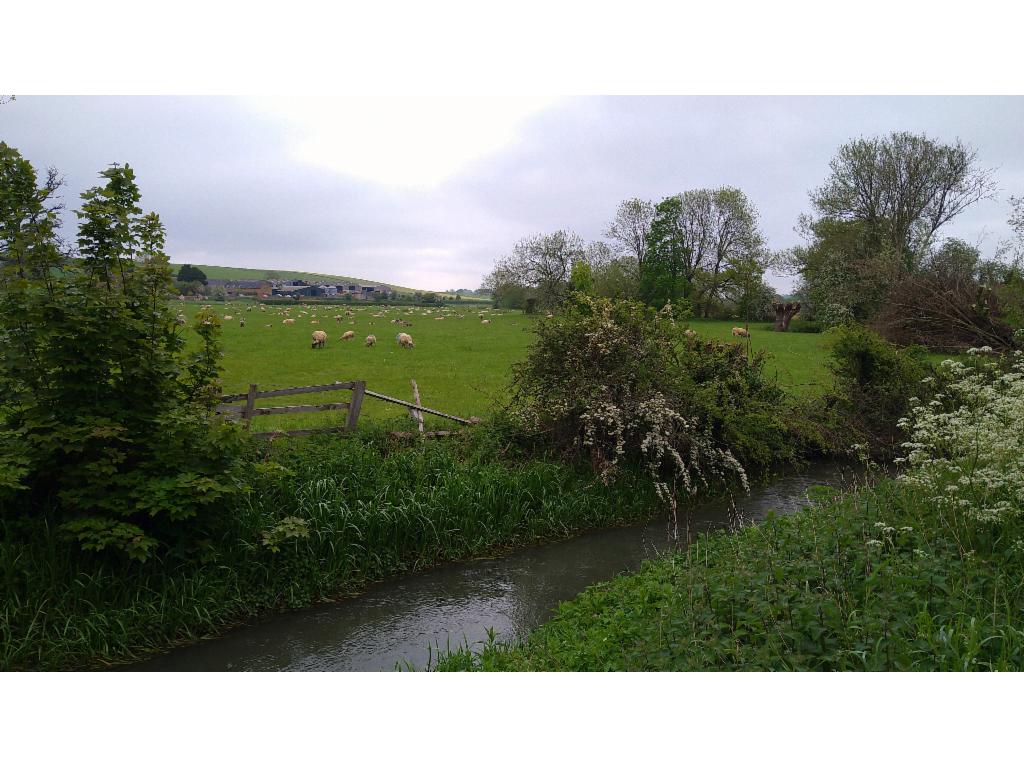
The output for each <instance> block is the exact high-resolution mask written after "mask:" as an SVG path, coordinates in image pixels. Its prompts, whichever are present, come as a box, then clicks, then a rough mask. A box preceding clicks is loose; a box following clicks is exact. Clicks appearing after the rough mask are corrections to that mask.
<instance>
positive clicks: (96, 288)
mask: <svg viewBox="0 0 1024 768" xmlns="http://www.w3.org/2000/svg"><path fill="white" fill-rule="evenodd" d="M101 176H102V177H103V179H104V180H105V183H104V185H103V186H100V187H94V188H92V189H90V190H88V191H87V192H85V193H84V194H83V195H82V208H81V210H80V211H79V212H78V216H79V219H80V225H79V236H78V244H79V249H80V253H81V258H69V254H66V253H64V252H63V251H62V249H61V247H60V244H59V241H58V240H57V238H56V235H55V232H56V230H57V227H58V225H59V218H58V216H57V213H58V210H59V209H58V208H56V207H55V206H53V204H52V202H50V201H51V199H52V196H53V195H54V193H55V192H56V190H57V189H58V187H59V184H58V183H54V178H55V177H53V176H52V174H51V178H50V180H49V181H48V183H47V184H46V185H45V186H44V187H43V188H42V189H37V187H36V179H35V172H34V170H33V169H32V167H31V165H30V164H28V163H27V162H26V161H24V160H23V159H22V158H21V157H20V155H19V154H18V153H17V152H16V151H15V150H13V149H11V148H9V147H7V146H6V145H4V144H0V190H2V192H3V196H2V199H3V202H4V207H3V208H2V209H0V254H2V256H3V260H2V261H0V516H3V517H20V518H27V519H36V520H42V519H43V518H45V519H46V520H48V521H53V522H55V523H57V524H63V526H64V527H63V529H62V530H63V531H64V533H65V534H66V535H68V536H70V537H71V538H72V539H73V540H74V541H77V542H79V543H80V544H81V545H82V547H83V548H85V549H89V550H99V551H102V550H106V549H112V550H116V551H120V552H122V553H123V554H125V555H127V556H129V557H132V558H135V559H144V558H145V557H147V556H148V555H149V553H150V552H151V551H152V549H153V547H154V546H155V541H156V539H158V538H159V539H161V540H162V541H164V542H176V541H180V540H181V539H183V538H188V537H189V536H190V535H191V534H192V533H193V532H192V531H191V530H190V529H189V528H188V527H187V526H185V525H184V524H183V521H185V520H188V519H192V518H196V517H197V516H199V515H200V513H202V512H203V511H205V510H209V509H211V508H212V507H213V506H214V505H216V504H218V503H219V502H220V501H222V500H223V498H224V497H225V496H227V495H230V494H232V493H233V492H234V491H235V490H236V489H237V488H238V483H237V482H236V480H235V475H234V467H235V463H236V459H237V457H238V455H239V447H240V440H241V438H240V436H239V434H238V432H237V430H236V429H235V428H232V427H228V426H226V425H225V424H223V422H218V421H213V420H211V415H210V413H209V405H210V403H211V401H212V400H213V398H214V395H215V392H216V389H217V387H218V382H217V378H216V377H217V359H218V358H219V346H218V344H217V334H218V332H219V326H218V325H217V323H216V322H215V321H214V320H213V319H211V317H209V316H201V317H200V318H199V324H198V330H199V333H200V336H201V339H202V344H201V345H200V351H199V353H198V354H197V355H196V356H195V357H194V358H192V359H191V360H190V359H189V358H187V357H186V355H185V352H184V344H185V340H184V338H183V337H182V335H181V331H180V327H179V326H178V324H177V323H176V321H175V315H174V313H173V312H172V311H171V309H170V306H169V304H168V297H169V293H170V291H171V290H172V280H171V270H170V266H169V264H168V260H167V256H166V254H165V253H164V251H163V245H164V230H163V225H162V224H161V223H160V220H159V217H157V215H156V214H153V213H150V214H147V215H142V211H141V209H140V208H139V207H138V202H139V200H140V197H141V196H140V193H139V190H138V187H137V185H136V184H135V178H134V173H133V172H132V170H131V169H130V168H129V167H127V166H125V167H119V166H113V167H111V168H110V169H108V170H107V171H104V172H103V173H102V174H101ZM48 205H49V206H50V207H47V206H48ZM40 222H45V225H43V224H41V223H40Z"/></svg>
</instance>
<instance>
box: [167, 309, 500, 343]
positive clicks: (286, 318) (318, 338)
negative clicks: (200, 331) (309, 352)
mask: <svg viewBox="0 0 1024 768" xmlns="http://www.w3.org/2000/svg"><path fill="white" fill-rule="evenodd" d="M228 306H229V307H230V306H233V305H231V304H229V305H228ZM209 308H210V305H205V306H204V307H203V309H209ZM336 308H337V306H336V305H335V306H334V307H309V306H306V307H303V306H301V305H300V306H298V307H293V306H288V307H282V308H281V309H277V308H271V307H268V305H266V304H250V305H248V306H246V308H245V311H246V312H253V311H259V312H263V313H268V314H276V315H279V316H283V318H282V320H281V324H282V325H295V323H296V321H298V320H305V319H307V318H308V320H309V323H310V325H319V324H320V320H321V318H322V319H324V320H325V321H326V320H327V319H328V318H327V315H326V314H325V315H318V314H317V310H321V311H323V310H328V311H330V310H332V309H336ZM374 309H376V310H377V311H376V312H373V313H372V314H370V315H369V317H374V318H383V317H387V316H388V315H389V314H398V315H405V316H410V315H417V314H419V315H420V316H422V317H430V318H432V319H434V320H445V319H447V318H453V319H460V320H462V319H465V318H466V314H465V313H464V312H460V311H457V310H455V309H452V308H450V307H441V308H439V309H433V310H427V311H422V308H400V307H376V306H371V307H357V308H355V310H353V309H346V310H345V312H344V314H343V315H342V314H338V315H334V316H333V317H332V318H331V319H333V320H334V321H335V322H336V323H338V324H341V323H343V322H347V323H348V324H349V325H355V324H356V317H357V313H365V312H367V311H368V310H374ZM293 310H294V311H295V314H294V316H293V314H292V313H293ZM499 314H501V313H500V312H499V311H496V310H490V309H484V310H481V311H480V312H479V313H478V317H479V319H480V324H481V325H490V323H491V318H490V317H489V315H491V316H496V315H499ZM364 316H365V315H364ZM222 318H223V321H224V322H230V321H232V320H234V315H229V314H225V315H223V316H222ZM177 320H178V323H179V324H180V325H186V323H187V320H186V318H185V315H184V314H179V315H178V318H177ZM390 322H391V323H392V324H394V325H398V326H402V327H411V326H412V322H410V321H409V320H407V319H405V317H401V316H398V317H394V318H393V319H391V320H390ZM368 324H369V325H373V320H370V321H369V323H368ZM238 325H239V327H241V328H244V327H245V318H244V317H240V318H239V323H238ZM263 327H264V328H273V323H267V324H265V325H264V326H263ZM355 335H356V334H355V331H345V332H344V333H342V334H341V340H342V341H350V340H352V339H354V338H355ZM327 339H328V336H327V333H326V332H325V331H322V330H319V329H317V330H314V331H313V337H312V345H311V347H312V349H323V348H324V347H325V346H326V344H327ZM395 342H396V343H397V344H398V346H399V347H401V348H402V349H413V348H415V346H416V345H415V343H414V342H413V340H412V336H411V335H410V334H408V333H405V332H400V333H398V334H397V335H396V336H395ZM363 343H364V344H365V345H366V346H367V347H372V346H375V345H376V344H377V337H376V335H374V334H372V333H371V334H369V335H367V336H366V338H365V339H364V340H363Z"/></svg>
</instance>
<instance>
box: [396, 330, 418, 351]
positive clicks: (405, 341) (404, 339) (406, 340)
mask: <svg viewBox="0 0 1024 768" xmlns="http://www.w3.org/2000/svg"><path fill="white" fill-rule="evenodd" d="M395 341H397V342H398V346H400V347H403V348H405V349H412V348H413V347H415V346H416V345H415V344H413V343H412V336H410V335H409V334H408V333H400V334H398V335H397V336H396V337H395Z"/></svg>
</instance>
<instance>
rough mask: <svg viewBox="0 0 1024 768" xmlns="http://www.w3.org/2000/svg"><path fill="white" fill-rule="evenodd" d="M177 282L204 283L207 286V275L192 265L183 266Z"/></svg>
mask: <svg viewBox="0 0 1024 768" xmlns="http://www.w3.org/2000/svg"><path fill="white" fill-rule="evenodd" d="M176 279H177V281H178V282H179V283H196V282H198V283H202V284H203V285H206V273H205V272H203V270H201V269H200V268H199V267H194V266H192V265H191V264H182V265H181V267H180V268H179V269H178V276H177V278H176Z"/></svg>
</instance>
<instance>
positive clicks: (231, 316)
mask: <svg viewBox="0 0 1024 768" xmlns="http://www.w3.org/2000/svg"><path fill="white" fill-rule="evenodd" d="M224 319H225V320H234V319H235V318H234V316H233V315H224Z"/></svg>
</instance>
